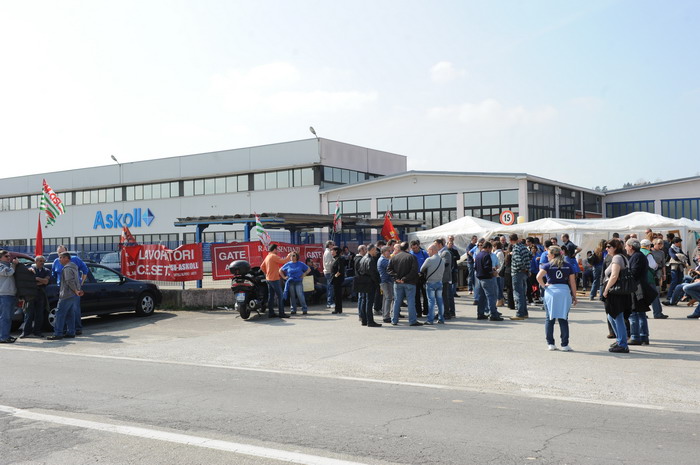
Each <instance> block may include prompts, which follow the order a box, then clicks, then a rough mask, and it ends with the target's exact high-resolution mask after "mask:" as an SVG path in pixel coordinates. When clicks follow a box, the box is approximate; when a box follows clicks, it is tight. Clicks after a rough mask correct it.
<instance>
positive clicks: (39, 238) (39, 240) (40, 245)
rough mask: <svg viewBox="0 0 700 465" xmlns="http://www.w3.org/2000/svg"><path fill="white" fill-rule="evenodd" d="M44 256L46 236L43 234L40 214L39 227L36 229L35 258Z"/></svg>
mask: <svg viewBox="0 0 700 465" xmlns="http://www.w3.org/2000/svg"><path fill="white" fill-rule="evenodd" d="M39 255H44V235H43V234H42V232H41V213H39V225H38V226H37V227H36V245H35V247H34V256H36V257H38V256H39Z"/></svg>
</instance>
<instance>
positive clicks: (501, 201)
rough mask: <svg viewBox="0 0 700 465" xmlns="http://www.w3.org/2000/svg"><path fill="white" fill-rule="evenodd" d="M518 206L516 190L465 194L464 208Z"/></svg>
mask: <svg viewBox="0 0 700 465" xmlns="http://www.w3.org/2000/svg"><path fill="white" fill-rule="evenodd" d="M498 205H518V190H517V189H510V190H505V191H485V192H465V193H464V208H469V207H491V206H498Z"/></svg>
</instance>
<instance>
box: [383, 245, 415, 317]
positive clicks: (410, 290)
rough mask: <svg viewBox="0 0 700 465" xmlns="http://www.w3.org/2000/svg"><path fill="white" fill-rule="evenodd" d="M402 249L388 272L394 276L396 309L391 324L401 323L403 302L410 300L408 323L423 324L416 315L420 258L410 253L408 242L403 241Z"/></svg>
mask: <svg viewBox="0 0 700 465" xmlns="http://www.w3.org/2000/svg"><path fill="white" fill-rule="evenodd" d="M400 247H401V251H400V252H399V253H397V254H396V255H394V256H393V257H392V258H391V260H390V261H389V266H388V267H387V272H388V273H389V274H390V275H391V276H392V277H393V278H394V299H395V300H394V311H393V313H392V315H391V324H392V325H394V326H396V325H397V324H398V323H399V310H400V309H401V302H402V301H403V299H404V298H405V299H406V302H408V323H409V324H410V325H411V326H423V323H421V322H419V321H418V319H417V318H418V317H417V315H416V283H417V282H418V260H416V257H414V256H413V255H411V254H410V253H408V242H402V243H401V246H400Z"/></svg>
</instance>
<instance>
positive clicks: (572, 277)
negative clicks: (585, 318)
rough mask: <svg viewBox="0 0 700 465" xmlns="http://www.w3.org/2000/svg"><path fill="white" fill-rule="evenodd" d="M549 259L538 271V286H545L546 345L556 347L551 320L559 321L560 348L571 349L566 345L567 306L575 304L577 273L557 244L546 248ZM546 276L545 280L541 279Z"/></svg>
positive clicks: (555, 348) (567, 350)
mask: <svg viewBox="0 0 700 465" xmlns="http://www.w3.org/2000/svg"><path fill="white" fill-rule="evenodd" d="M547 253H548V255H547V258H548V261H547V263H545V264H544V265H542V266H541V268H540V271H539V272H538V273H537V282H539V284H540V288H542V289H547V291H546V292H545V293H544V310H545V313H546V315H545V318H546V320H545V324H544V331H545V337H546V338H547V349H548V350H557V346H556V345H554V320H558V321H559V331H560V332H561V350H563V351H564V352H570V351H571V350H572V349H571V347H570V346H569V310H570V309H571V305H576V303H577V299H576V274H575V273H574V272H573V269H572V268H571V265H569V264H568V263H567V262H566V260H564V257H563V254H562V249H561V248H560V247H558V246H556V245H553V246H550V247H549V250H548V252H547ZM545 276H546V277H547V282H546V283H545V282H544V278H545Z"/></svg>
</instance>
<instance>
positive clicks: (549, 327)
mask: <svg viewBox="0 0 700 465" xmlns="http://www.w3.org/2000/svg"><path fill="white" fill-rule="evenodd" d="M555 320H557V321H559V332H560V333H561V345H562V347H564V346H568V345H569V320H565V319H563V318H555ZM544 336H545V337H546V338H547V344H552V345H554V320H553V319H551V318H550V317H549V311H548V310H547V309H546V308H545V320H544Z"/></svg>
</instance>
